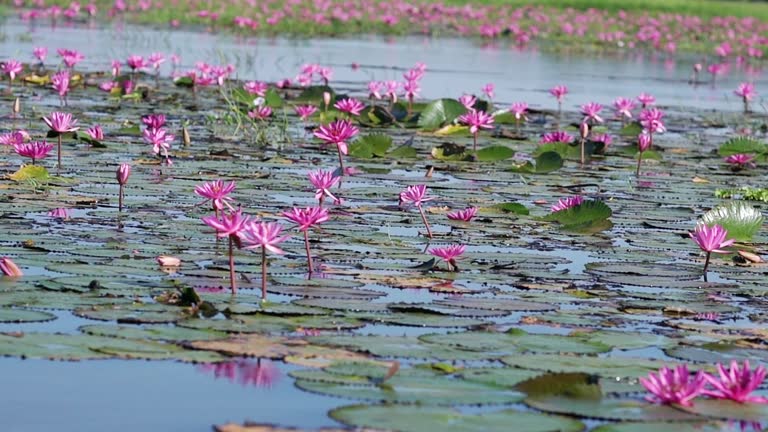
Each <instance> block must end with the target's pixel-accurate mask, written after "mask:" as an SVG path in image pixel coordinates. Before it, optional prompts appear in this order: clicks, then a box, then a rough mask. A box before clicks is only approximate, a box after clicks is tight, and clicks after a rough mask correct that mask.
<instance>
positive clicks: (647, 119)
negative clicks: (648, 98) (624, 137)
mask: <svg viewBox="0 0 768 432" xmlns="http://www.w3.org/2000/svg"><path fill="white" fill-rule="evenodd" d="M662 118H664V112H662V111H661V110H660V109H657V108H649V109H644V110H643V111H642V112H640V116H639V119H640V125H641V126H642V127H643V129H645V130H646V131H648V133H651V134H654V133H664V132H666V131H667V128H666V126H664V121H663V120H662Z"/></svg>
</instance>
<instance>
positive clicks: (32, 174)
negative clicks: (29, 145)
mask: <svg viewBox="0 0 768 432" xmlns="http://www.w3.org/2000/svg"><path fill="white" fill-rule="evenodd" d="M8 177H9V178H10V179H11V180H13V181H16V182H26V181H45V180H48V179H49V178H51V176H50V174H48V170H47V169H45V167H44V166H40V165H24V166H23V167H21V168H19V169H18V170H17V171H16V172H15V173H13V174H10V175H9V176H8Z"/></svg>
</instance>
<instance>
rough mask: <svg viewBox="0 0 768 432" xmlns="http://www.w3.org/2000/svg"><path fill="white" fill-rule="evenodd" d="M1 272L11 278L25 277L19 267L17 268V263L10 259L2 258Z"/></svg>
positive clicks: (0, 262)
mask: <svg viewBox="0 0 768 432" xmlns="http://www.w3.org/2000/svg"><path fill="white" fill-rule="evenodd" d="M0 272H2V273H3V274H4V275H6V276H10V277H19V276H23V275H24V273H22V272H21V269H20V268H19V266H17V265H16V263H14V262H13V261H11V259H10V258H8V257H3V258H0Z"/></svg>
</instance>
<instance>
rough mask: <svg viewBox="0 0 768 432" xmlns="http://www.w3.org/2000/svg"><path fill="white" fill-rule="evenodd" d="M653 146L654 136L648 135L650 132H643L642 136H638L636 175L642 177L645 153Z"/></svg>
mask: <svg viewBox="0 0 768 432" xmlns="http://www.w3.org/2000/svg"><path fill="white" fill-rule="evenodd" d="M651 146H653V135H651V134H650V133H648V131H642V132H641V133H640V135H638V136H637V150H638V153H639V154H638V155H637V168H636V169H635V175H636V176H638V177H640V164H641V163H642V162H643V153H644V152H645V151H646V150H649V149H650V148H651Z"/></svg>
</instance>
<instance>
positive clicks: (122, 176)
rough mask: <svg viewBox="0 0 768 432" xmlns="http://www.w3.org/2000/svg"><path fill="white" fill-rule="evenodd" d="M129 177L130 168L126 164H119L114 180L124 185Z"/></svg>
mask: <svg viewBox="0 0 768 432" xmlns="http://www.w3.org/2000/svg"><path fill="white" fill-rule="evenodd" d="M130 176H131V166H130V165H129V164H127V163H123V164H120V166H119V167H117V173H116V174H115V178H116V179H117V183H119V184H121V185H124V184H126V183H128V177H130Z"/></svg>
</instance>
